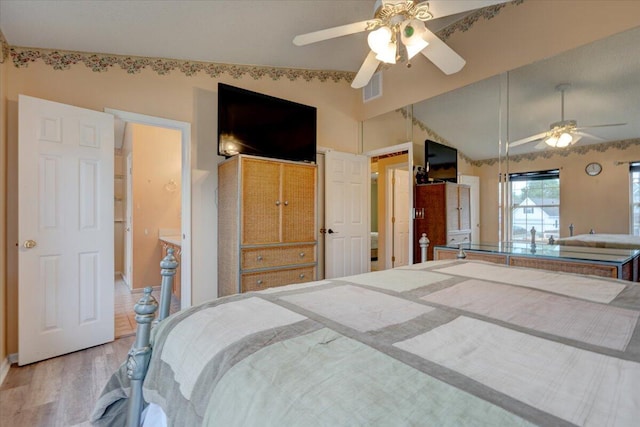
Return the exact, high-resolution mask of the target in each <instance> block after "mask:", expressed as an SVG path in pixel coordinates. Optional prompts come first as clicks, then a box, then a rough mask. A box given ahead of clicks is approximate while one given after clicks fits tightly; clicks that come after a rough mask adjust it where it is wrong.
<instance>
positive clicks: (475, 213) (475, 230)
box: [458, 175, 480, 244]
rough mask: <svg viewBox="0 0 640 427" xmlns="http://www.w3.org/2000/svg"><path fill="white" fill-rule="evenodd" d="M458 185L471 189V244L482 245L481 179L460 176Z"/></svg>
mask: <svg viewBox="0 0 640 427" xmlns="http://www.w3.org/2000/svg"><path fill="white" fill-rule="evenodd" d="M458 184H465V185H468V186H469V187H471V191H470V201H469V206H470V208H471V243H473V244H479V243H480V177H479V176H473V175H460V176H459V177H458Z"/></svg>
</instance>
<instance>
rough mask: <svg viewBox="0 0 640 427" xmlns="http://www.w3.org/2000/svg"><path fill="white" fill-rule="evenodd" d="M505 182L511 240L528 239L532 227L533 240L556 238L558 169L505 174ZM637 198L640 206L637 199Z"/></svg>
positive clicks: (542, 240) (558, 197) (558, 216)
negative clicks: (507, 188) (534, 233)
mask: <svg viewBox="0 0 640 427" xmlns="http://www.w3.org/2000/svg"><path fill="white" fill-rule="evenodd" d="M639 171H640V169H639ZM639 180H640V173H639ZM509 183H510V188H511V192H510V193H511V227H510V229H511V240H512V241H518V240H523V241H531V229H532V228H535V230H536V235H535V237H536V240H537V241H540V242H544V241H547V239H549V237H550V236H553V237H554V238H557V237H558V236H559V226H560V171H559V170H557V169H556V170H550V171H539V172H525V173H514V174H510V175H509ZM638 201H639V205H640V198H639V200H638ZM639 209H640V208H639ZM639 215H640V212H639ZM639 225H640V224H639Z"/></svg>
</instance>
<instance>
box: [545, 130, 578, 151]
mask: <svg viewBox="0 0 640 427" xmlns="http://www.w3.org/2000/svg"><path fill="white" fill-rule="evenodd" d="M544 142H545V144H547V145H549V146H551V147H559V148H563V147H568V146H569V144H571V143H572V142H573V136H572V135H571V134H570V133H568V132H562V133H556V132H554V133H552V134H551V135H549V136H548V137H547V139H545V140H544Z"/></svg>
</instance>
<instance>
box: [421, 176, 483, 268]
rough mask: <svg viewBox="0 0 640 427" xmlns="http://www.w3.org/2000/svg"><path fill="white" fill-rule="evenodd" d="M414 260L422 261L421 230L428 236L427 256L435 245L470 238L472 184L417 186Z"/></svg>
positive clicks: (430, 254) (459, 241) (448, 243)
mask: <svg viewBox="0 0 640 427" xmlns="http://www.w3.org/2000/svg"><path fill="white" fill-rule="evenodd" d="M414 196H415V197H414V205H415V220H414V236H415V239H414V240H415V241H414V250H413V259H414V262H420V245H419V243H418V241H419V239H420V237H421V236H422V233H426V234H427V237H428V238H429V246H428V247H427V259H428V260H433V259H434V258H433V247H434V246H436V245H455V244H458V243H463V242H470V241H471V187H470V186H468V185H463V184H455V183H451V182H441V183H435V184H424V185H416V186H415V195H414Z"/></svg>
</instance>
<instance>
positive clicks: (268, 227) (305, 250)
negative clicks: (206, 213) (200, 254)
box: [218, 155, 317, 296]
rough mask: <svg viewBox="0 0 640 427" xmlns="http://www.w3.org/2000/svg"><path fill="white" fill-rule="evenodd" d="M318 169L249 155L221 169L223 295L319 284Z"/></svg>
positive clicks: (220, 282)
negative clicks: (316, 279) (317, 269)
mask: <svg viewBox="0 0 640 427" xmlns="http://www.w3.org/2000/svg"><path fill="white" fill-rule="evenodd" d="M316 180H317V171H316V165H314V164H308V163H298V162H289V161H284V160H274V159H266V158H261V157H255V156H248V155H238V156H234V157H231V158H229V159H227V160H225V161H224V162H222V163H221V164H220V165H219V166H218V237H219V238H218V293H219V295H220V296H225V295H231V294H234V293H238V292H248V291H255V290H261V289H266V288H269V287H273V286H283V285H288V284H292V283H302V282H308V281H312V280H315V277H316V268H317V253H316V252H317V231H316V230H317V226H316Z"/></svg>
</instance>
